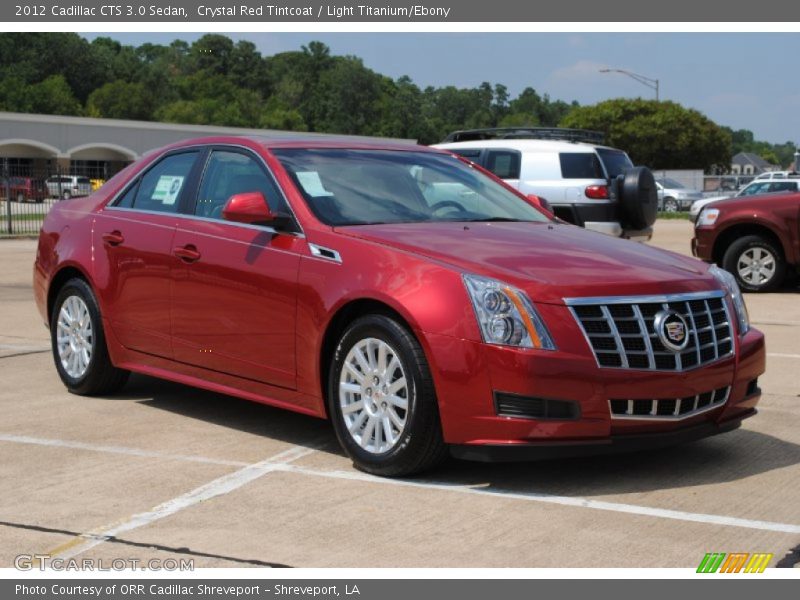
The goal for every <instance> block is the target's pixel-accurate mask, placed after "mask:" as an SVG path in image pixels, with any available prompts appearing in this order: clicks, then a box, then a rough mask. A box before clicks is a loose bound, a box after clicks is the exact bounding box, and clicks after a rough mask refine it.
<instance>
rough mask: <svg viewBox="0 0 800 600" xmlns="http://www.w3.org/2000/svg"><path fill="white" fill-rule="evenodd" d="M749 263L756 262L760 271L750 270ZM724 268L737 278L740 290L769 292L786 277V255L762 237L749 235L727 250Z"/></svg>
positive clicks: (723, 261)
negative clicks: (784, 257) (784, 256)
mask: <svg viewBox="0 0 800 600" xmlns="http://www.w3.org/2000/svg"><path fill="white" fill-rule="evenodd" d="M748 261H757V263H756V265H758V264H760V269H758V270H755V269H753V268H748V266H747V263H748ZM722 267H723V268H724V269H725V270H726V271H728V272H729V273H732V274H733V276H734V277H736V281H737V283H738V284H739V287H740V288H742V290H744V291H746V292H770V291H772V290H774V289H776V288H777V287H778V286H780V285H781V284H782V283H783V280H784V278H785V276H786V261H785V260H784V259H783V252H781V249H780V248H777V247H776V246H775V244H774V243H773V242H772V241H771V240H768V239H766V238H764V237H761V236H760V235H747V236H745V237H743V238H740V239H738V240H736V241H735V242H733V243H732V244H731V245H730V246H729V247H728V249H727V250H726V251H725V255H724V257H723V259H722Z"/></svg>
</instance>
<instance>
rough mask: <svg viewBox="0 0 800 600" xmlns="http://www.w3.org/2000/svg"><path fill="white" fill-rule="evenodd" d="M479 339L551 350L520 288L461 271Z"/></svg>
mask: <svg viewBox="0 0 800 600" xmlns="http://www.w3.org/2000/svg"><path fill="white" fill-rule="evenodd" d="M464 285H466V287H467V293H468V294H469V297H470V300H472V306H473V308H474V309H475V316H476V317H477V319H478V326H479V327H480V330H481V336H482V337H483V341H484V342H486V343H487V344H496V345H500V346H516V347H518V348H538V349H541V350H555V349H556V346H555V344H554V343H553V339H552V338H551V337H550V332H548V331H547V327H545V326H544V322H543V321H542V318H541V317H540V316H539V313H538V312H536V309H535V308H534V307H533V304H532V303H531V301H530V300H529V299H528V297H527V296H526V295H525V293H524V292H522V291H521V290H518V289H517V288H515V287H513V286H510V285H508V284H505V283H502V282H500V281H496V280H494V279H486V278H485V277H477V276H475V275H464Z"/></svg>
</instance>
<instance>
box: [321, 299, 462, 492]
mask: <svg viewBox="0 0 800 600" xmlns="http://www.w3.org/2000/svg"><path fill="white" fill-rule="evenodd" d="M328 411H329V414H330V415H331V419H332V420H333V426H334V429H335V431H336V436H337V438H338V439H339V443H340V444H341V445H342V447H343V448H344V450H345V452H346V453H347V455H348V456H349V457H350V458H351V459H352V460H353V464H354V465H355V466H356V468H358V469H360V470H362V471H366V472H368V473H373V474H375V475H382V476H388V477H397V476H404V475H411V474H414V473H419V472H420V471H424V470H427V469H430V468H432V467H434V466H436V465H437V464H439V463H440V462H441V461H442V460H443V459H444V458H445V457H446V455H447V446H446V445H445V443H444V441H443V439H442V430H441V425H440V422H439V410H438V405H437V401H436V393H435V391H434V388H433V379H432V378H431V374H430V369H429V368H428V362H427V360H426V359H425V354H424V353H423V351H422V347H421V346H420V345H419V342H417V340H416V339H415V338H414V336H413V335H411V333H410V332H409V331H408V330H407V329H406V328H405V327H403V326H402V325H400V324H399V323H398V322H397V321H395V320H394V319H391V318H389V317H387V316H384V315H377V314H376V315H369V316H366V317H362V318H360V319H357V320H356V321H354V322H353V323H352V324H351V325H350V326H349V327H348V328H347V330H346V331H345V333H344V335H343V336H342V338H341V340H340V341H339V345H338V346H337V348H336V352H335V353H334V357H333V365H332V368H331V369H330V377H329V382H328Z"/></svg>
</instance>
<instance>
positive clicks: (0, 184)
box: [0, 159, 125, 238]
mask: <svg viewBox="0 0 800 600" xmlns="http://www.w3.org/2000/svg"><path fill="white" fill-rule="evenodd" d="M0 161H1V162H0V238H2V237H24V236H35V235H38V233H39V230H40V229H41V227H42V223H43V222H44V218H45V216H46V215H47V213H48V211H49V210H50V209H51V208H52V207H53V205H54V204H56V203H57V202H62V201H69V200H70V199H71V198H75V197H80V196H87V195H89V194H90V193H92V192H93V191H94V190H96V189H97V188H99V187H100V186H101V185H102V184H103V183H104V182H105V179H106V178H107V177H110V176H111V175H113V174H114V173H116V172H117V171H119V170H120V169H121V168H122V167H124V166H125V163H119V164H115V163H111V168H109V163H106V165H105V166H104V168H103V170H99V169H98V168H95V165H91V167H92V169H87V165H85V164H76V165H73V167H74V168H70V170H69V172H64V171H62V170H61V169H60V168H58V167H55V166H53V165H52V164H51V163H50V162H49V161H41V162H40V164H39V166H37V164H36V163H34V162H33V161H15V160H13V159H0ZM84 162H86V161H84ZM103 176H104V177H103Z"/></svg>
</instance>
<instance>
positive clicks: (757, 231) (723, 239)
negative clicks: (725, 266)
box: [711, 223, 787, 266]
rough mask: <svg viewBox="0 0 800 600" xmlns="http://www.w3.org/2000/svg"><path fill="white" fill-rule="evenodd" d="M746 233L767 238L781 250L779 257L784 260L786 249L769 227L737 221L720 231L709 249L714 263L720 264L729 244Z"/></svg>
mask: <svg viewBox="0 0 800 600" xmlns="http://www.w3.org/2000/svg"><path fill="white" fill-rule="evenodd" d="M746 235H757V236H760V237H763V238H766V239H768V240H769V241H770V242H772V243H773V244H774V245H775V247H776V248H777V249H778V250H779V251H780V252H781V254H782V255H783V256H782V257H781V258H783V259H784V260H786V256H787V249H786V248H785V247H784V245H783V242H782V241H781V238H780V236H779V235H778V234H777V233H775V232H774V231H773V230H772V229H771V228H770V227H768V226H767V225H764V224H762V223H738V224H736V225H732V226H730V227H728V228H727V229H725V230H724V231H722V232H721V233H720V234H719V235H718V236H717V239H716V240H715V241H714V247H713V250H712V251H711V258H712V260H713V261H714V264H716V265H719V266H722V259H723V257H724V256H725V252H726V251H727V249H728V248H729V247H730V245H731V244H732V243H733V242H734V241H735V240H737V239H738V238H741V237H744V236H746Z"/></svg>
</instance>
